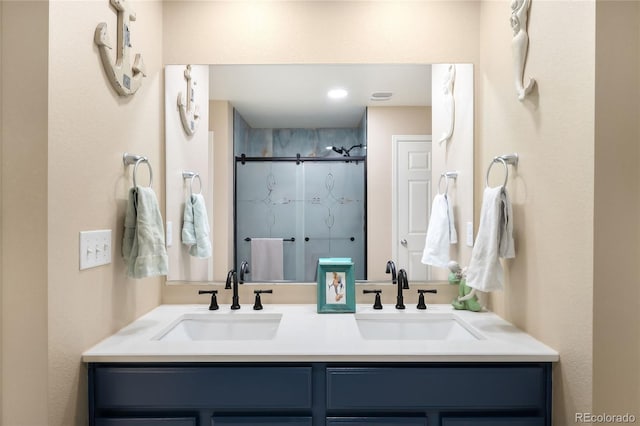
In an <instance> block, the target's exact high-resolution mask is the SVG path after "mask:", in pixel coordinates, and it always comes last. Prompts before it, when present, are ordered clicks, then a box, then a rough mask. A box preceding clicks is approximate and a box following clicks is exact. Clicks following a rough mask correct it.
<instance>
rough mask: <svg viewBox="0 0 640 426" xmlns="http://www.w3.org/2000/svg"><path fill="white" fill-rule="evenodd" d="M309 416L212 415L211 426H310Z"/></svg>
mask: <svg viewBox="0 0 640 426" xmlns="http://www.w3.org/2000/svg"><path fill="white" fill-rule="evenodd" d="M312 424H313V422H312V421H311V417H214V418H213V419H211V426H312Z"/></svg>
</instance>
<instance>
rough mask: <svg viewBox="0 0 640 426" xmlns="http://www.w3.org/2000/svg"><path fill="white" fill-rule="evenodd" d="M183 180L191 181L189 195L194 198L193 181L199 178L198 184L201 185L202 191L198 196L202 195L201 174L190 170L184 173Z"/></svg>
mask: <svg viewBox="0 0 640 426" xmlns="http://www.w3.org/2000/svg"><path fill="white" fill-rule="evenodd" d="M182 178H183V179H185V180H186V179H189V195H190V196H193V181H194V180H195V179H196V178H198V183H200V191H199V192H198V193H197V194H196V195H200V194H202V179H201V178H200V174H199V173H196V172H192V171H189V170H183V171H182Z"/></svg>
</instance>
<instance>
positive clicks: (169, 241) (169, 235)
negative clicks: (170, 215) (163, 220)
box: [166, 220, 173, 247]
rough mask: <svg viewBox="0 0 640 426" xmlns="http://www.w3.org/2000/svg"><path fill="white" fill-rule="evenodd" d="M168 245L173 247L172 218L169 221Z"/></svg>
mask: <svg viewBox="0 0 640 426" xmlns="http://www.w3.org/2000/svg"><path fill="white" fill-rule="evenodd" d="M166 240H167V247H171V246H172V245H173V222H171V221H170V220H168V221H167V236H166Z"/></svg>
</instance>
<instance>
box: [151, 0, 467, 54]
mask: <svg viewBox="0 0 640 426" xmlns="http://www.w3.org/2000/svg"><path fill="white" fill-rule="evenodd" d="M164 5H165V8H164V31H165V34H170V35H171V37H165V39H164V41H163V45H164V59H165V63H168V64H181V63H182V64H186V63H198V64H243V63H244V64H261V63H266V64H268V63H358V62H365V63H394V62H398V63H405V62H406V63H412V62H416V63H432V62H473V63H476V62H477V57H478V38H477V34H478V24H479V22H478V12H479V9H480V2H477V1H474V0H469V1H454V2H452V1H447V0H442V1H439V0H434V1H418V2H415V1H397V0H396V1H380V2H378V1H376V2H371V1H309V2H307V1H304V2H303V1H278V2H272V1H267V2H255V1H254V2H228V1H217V2H216V1H197V0H196V1H189V0H184V1H183V0H179V1H165V3H164ZM186 22H188V23H189V25H185V23H186ZM399 22H401V23H402V24H401V25H399V24H398V23H399ZM461 29H462V30H461Z"/></svg>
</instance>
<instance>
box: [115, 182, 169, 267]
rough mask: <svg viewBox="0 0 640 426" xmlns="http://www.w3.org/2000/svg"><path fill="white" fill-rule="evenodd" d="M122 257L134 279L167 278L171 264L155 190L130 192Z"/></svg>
mask: <svg viewBox="0 0 640 426" xmlns="http://www.w3.org/2000/svg"><path fill="white" fill-rule="evenodd" d="M122 256H123V258H124V260H125V263H126V264H127V275H128V276H129V277H131V278H146V277H153V276H158V275H167V271H168V268H169V262H168V258H167V249H166V247H165V242H164V226H163V224H162V215H161V214H160V208H159V207H158V200H157V198H156V194H155V192H153V189H151V188H144V187H137V188H131V190H130V191H129V199H128V202H127V212H126V216H125V220H124V236H123V239H122Z"/></svg>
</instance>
